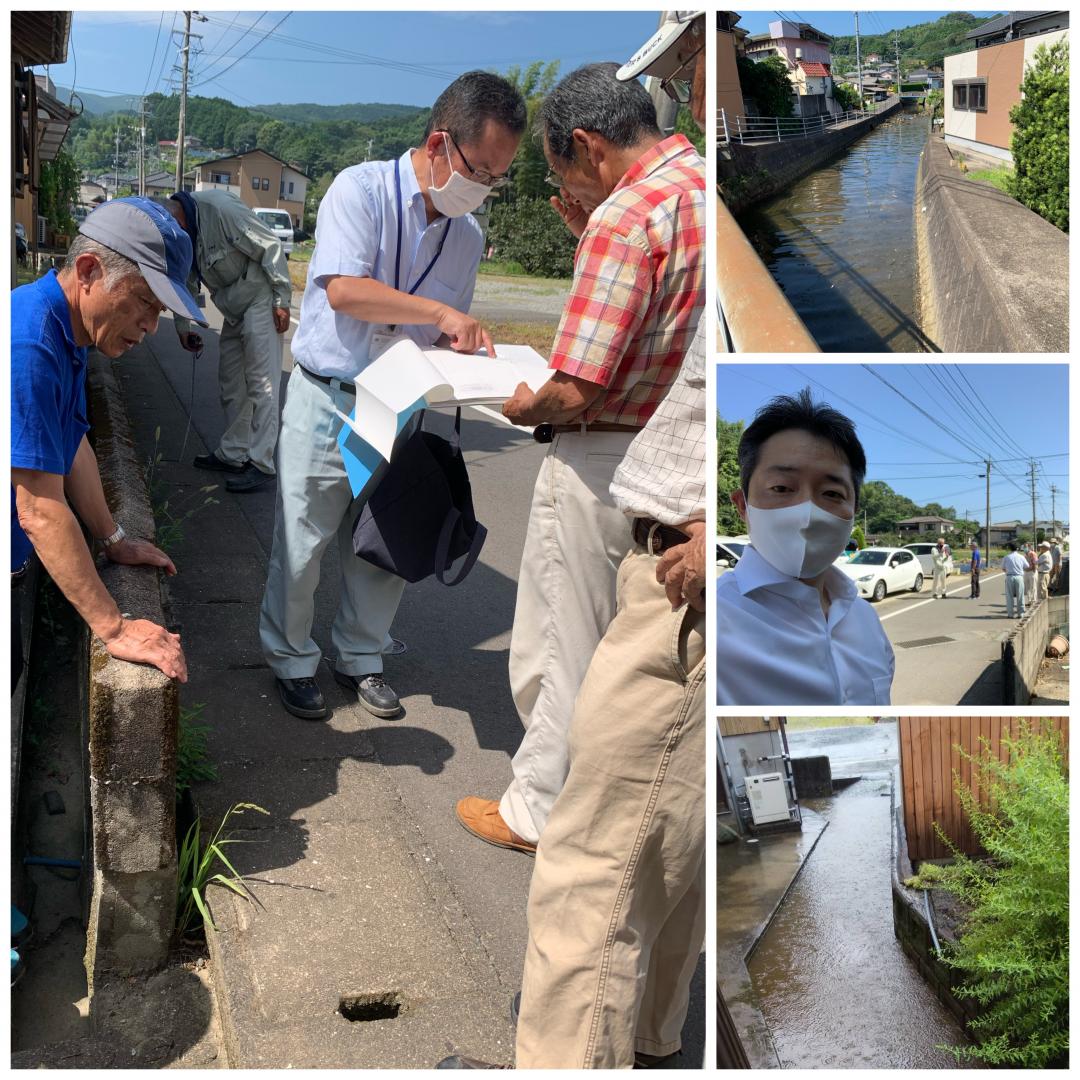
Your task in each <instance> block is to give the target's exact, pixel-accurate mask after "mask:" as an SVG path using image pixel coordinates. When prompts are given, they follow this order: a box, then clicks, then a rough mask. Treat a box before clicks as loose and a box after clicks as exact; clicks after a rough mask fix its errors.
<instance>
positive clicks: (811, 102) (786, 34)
mask: <svg viewBox="0 0 1080 1080" xmlns="http://www.w3.org/2000/svg"><path fill="white" fill-rule="evenodd" d="M831 44H832V38H831V37H830V36H829V35H828V34H824V33H822V32H821V31H820V30H817V29H815V28H814V27H813V26H811V25H810V24H809V23H803V22H800V23H796V22H791V21H790V20H788V19H779V20H777V21H775V22H771V23H769V32H768V33H767V34H754V35H752V36H750V37H748V38H747V39H746V42H745V48H746V55H747V56H748V57H749V58H750V59H751V60H754V61H760V60H764V59H767V58H768V57H770V56H779V57H780V58H781V59H782V60H783V61H784V62H785V63H786V64H787V67H788V78H789V79H790V80H791V86H792V90H791V92H792V95H793V96H794V115H796V116H820V115H823V114H824V115H828V114H836V113H838V112H842V111H843V110H842V109H841V108H840V106H839V105H838V104H837V103H836V101H835V99H834V97H833V77H832V54H831V53H830V52H829V46H830V45H831Z"/></svg>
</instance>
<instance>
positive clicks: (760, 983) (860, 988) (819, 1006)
mask: <svg viewBox="0 0 1080 1080" xmlns="http://www.w3.org/2000/svg"><path fill="white" fill-rule="evenodd" d="M792 749H793V750H794V749H795V748H794V746H793V747H792ZM890 793H891V780H890V778H889V776H888V775H882V774H878V775H873V776H870V777H867V778H866V779H863V780H861V781H859V782H858V783H857V784H855V785H854V786H852V787H850V788H848V789H847V790H846V791H844V792H842V793H841V794H839V795H837V796H835V797H833V798H832V799H823V800H820V801H817V800H814V801H811V802H810V803H809V805H811V806H812V807H813V808H814V809H815V810H817V811H818V812H819V813H821V814H823V815H825V816H826V817H827V818H828V820H829V826H828V828H826V830H825V832H824V833H823V834H822V836H821V839H820V840H819V841H818V844H817V847H816V848H815V849H814V851H813V853H812V854H811V855H810V857H809V859H808V860H807V863H806V866H805V867H804V869H803V871H802V873H801V875H800V876H799V878H798V880H797V881H796V882H795V885H794V887H793V888H792V890H791V892H790V893H789V894H788V896H787V899H785V900H784V902H783V904H782V905H781V906H780V910H779V912H778V913H777V915H776V918H775V919H774V920H773V922H772V924H771V925H770V927H769V929H768V930H767V931H766V932H765V934H764V936H763V937H762V939H761V941H760V942H759V943H758V946H757V948H756V949H755V950H754V953H753V956H752V957H751V959H750V963H749V968H750V976H751V978H752V980H753V984H754V991H755V994H756V996H757V999H758V1005H759V1007H760V1008H761V1011H762V1013H763V1014H764V1016H765V1019H766V1021H767V1022H768V1025H769V1029H770V1032H771V1034H772V1037H773V1041H774V1043H775V1045H776V1049H777V1053H778V1054H779V1056H780V1060H781V1062H782V1063H783V1065H784V1067H785V1068H804V1069H806V1068H810V1069H813V1068H821V1069H824V1068H870V1069H875V1068H894V1069H915V1068H925V1069H935V1068H950V1067H952V1068H955V1067H956V1066H955V1059H954V1058H953V1057H952V1056H951V1055H950V1054H948V1053H947V1052H946V1051H945V1050H943V1049H940V1047H941V1046H943V1045H958V1044H961V1043H963V1042H965V1041H966V1040H965V1038H964V1034H963V1031H962V1029H961V1028H960V1026H959V1025H958V1024H957V1022H956V1020H955V1019H954V1018H953V1016H952V1014H951V1013H949V1012H948V1011H947V1010H946V1009H945V1007H944V1006H943V1005H942V1004H941V1003H940V1002H939V1001H938V1000H937V998H936V997H935V996H934V994H933V993H932V991H931V990H930V987H929V986H928V985H927V983H926V982H924V981H923V979H922V976H921V975H920V974H919V971H918V969H917V968H916V967H915V965H914V964H913V963H912V962H911V961H910V960H909V959H908V958H907V957H906V956H905V955H904V953H903V951H902V950H901V948H900V945H899V943H898V942H897V941H896V938H895V937H894V936H893V923H892V889H891V877H890V860H891V858H892V855H891V846H892V827H891V820H890V815H891V805H892V800H891V798H890Z"/></svg>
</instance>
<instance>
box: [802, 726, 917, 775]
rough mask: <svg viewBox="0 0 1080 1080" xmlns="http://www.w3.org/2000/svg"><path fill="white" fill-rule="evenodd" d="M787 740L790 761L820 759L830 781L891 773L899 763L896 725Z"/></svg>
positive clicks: (806, 734) (820, 731)
mask: <svg viewBox="0 0 1080 1080" xmlns="http://www.w3.org/2000/svg"><path fill="white" fill-rule="evenodd" d="M787 737H788V746H789V747H790V749H791V756H792V757H793V758H802V757H819V756H821V755H824V756H826V757H828V759H829V762H830V764H831V765H832V774H833V777H834V778H836V777H850V776H862V775H864V774H866V773H875V772H888V773H891V772H892V770H893V768H894V767H895V766H896V764H897V762H898V761H899V748H898V746H897V742H896V724H895V723H892V722H882V723H878V724H869V725H864V726H859V727H835V728H820V729H818V730H816V731H789V732H788V736H787Z"/></svg>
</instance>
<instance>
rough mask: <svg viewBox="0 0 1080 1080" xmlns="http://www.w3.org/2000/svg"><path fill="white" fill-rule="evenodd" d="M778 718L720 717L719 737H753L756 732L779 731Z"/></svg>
mask: <svg viewBox="0 0 1080 1080" xmlns="http://www.w3.org/2000/svg"><path fill="white" fill-rule="evenodd" d="M779 730H780V718H779V717H769V716H721V717H720V734H721V735H753V734H755V733H756V732H758V731H779Z"/></svg>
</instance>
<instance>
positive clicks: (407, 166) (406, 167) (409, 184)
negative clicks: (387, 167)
mask: <svg viewBox="0 0 1080 1080" xmlns="http://www.w3.org/2000/svg"><path fill="white" fill-rule="evenodd" d="M414 149H415V147H413V148H410V149H408V150H406V151H405V153H404V154H402V155H401V157H399V158H398V162H399V165H400V168H399V169H398V172H399V174H400V176H401V201H402V202H403V203H405V204H406V205H407V206H412V204H413V203H414V202H415V201H416V200H417V199H419V200H420V201H421V202H423V201H424V196H423V195H421V193H420V184H419V183H418V182H417V179H416V169H415V168H414V167H413V162H412V155H413V150H414Z"/></svg>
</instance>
